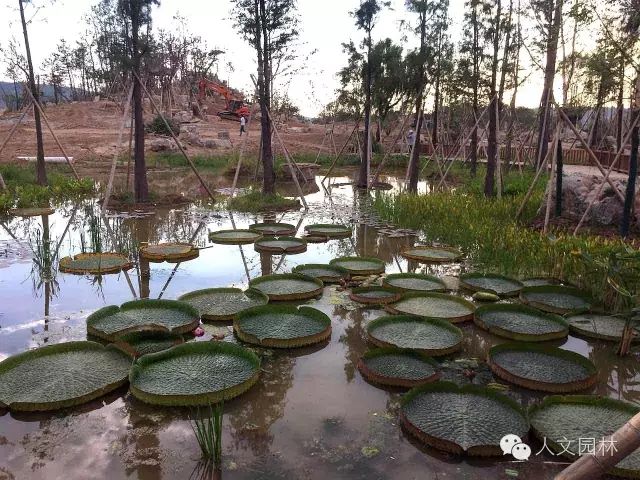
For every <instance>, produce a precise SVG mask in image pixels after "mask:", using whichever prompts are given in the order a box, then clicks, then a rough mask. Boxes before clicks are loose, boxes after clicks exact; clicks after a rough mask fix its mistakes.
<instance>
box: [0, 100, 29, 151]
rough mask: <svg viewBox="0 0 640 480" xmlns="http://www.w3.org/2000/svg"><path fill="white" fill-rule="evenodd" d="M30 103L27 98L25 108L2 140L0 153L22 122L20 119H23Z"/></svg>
mask: <svg viewBox="0 0 640 480" xmlns="http://www.w3.org/2000/svg"><path fill="white" fill-rule="evenodd" d="M32 103H33V102H32V101H31V100H29V103H28V104H27V106H26V108H25V109H24V111H23V112H22V115H20V118H19V119H18V121H17V122H16V124H15V125H14V126H13V127H11V130H10V131H9V135H7V138H6V139H5V141H4V142H2V146H0V153H2V151H3V150H4V147H6V146H7V144H8V143H9V141H10V140H11V138H12V137H13V134H14V133H15V132H16V130H17V129H18V126H19V125H20V124H21V123H22V120H24V117H25V116H26V115H27V112H28V111H29V108H30V107H31V104H32Z"/></svg>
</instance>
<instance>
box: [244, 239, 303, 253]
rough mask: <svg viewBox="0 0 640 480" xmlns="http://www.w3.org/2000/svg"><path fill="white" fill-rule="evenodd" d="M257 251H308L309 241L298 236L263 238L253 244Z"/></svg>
mask: <svg viewBox="0 0 640 480" xmlns="http://www.w3.org/2000/svg"><path fill="white" fill-rule="evenodd" d="M253 248H254V249H255V251H256V252H266V253H275V254H283V253H287V254H292V253H302V252H306V251H307V242H306V241H304V240H302V239H301V238H296V237H278V238H263V239H261V240H258V241H257V242H256V243H255V245H254V246H253Z"/></svg>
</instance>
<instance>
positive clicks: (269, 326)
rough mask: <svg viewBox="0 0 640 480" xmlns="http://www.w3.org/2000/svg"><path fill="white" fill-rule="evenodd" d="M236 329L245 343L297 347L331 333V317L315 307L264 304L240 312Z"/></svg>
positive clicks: (234, 324)
mask: <svg viewBox="0 0 640 480" xmlns="http://www.w3.org/2000/svg"><path fill="white" fill-rule="evenodd" d="M233 330H234V332H235V333H236V335H237V336H238V338H239V339H240V340H242V341H243V342H247V343H251V344H254V345H260V346H261V347H273V348H295V347H303V346H306V345H312V344H314V343H319V342H322V341H323V340H326V339H327V338H329V337H330V336H331V319H330V318H329V317H328V316H327V315H325V314H324V313H322V312H321V311H320V310H316V309H315V308H311V307H305V306H302V307H299V308H297V307H294V306H291V305H264V306H262V307H254V308H251V309H249V310H245V311H243V312H241V313H239V314H238V316H237V317H236V319H235V320H234V321H233Z"/></svg>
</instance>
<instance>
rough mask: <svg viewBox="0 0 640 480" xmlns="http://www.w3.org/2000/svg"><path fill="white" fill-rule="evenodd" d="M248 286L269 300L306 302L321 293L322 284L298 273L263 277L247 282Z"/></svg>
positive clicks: (315, 279)
mask: <svg viewBox="0 0 640 480" xmlns="http://www.w3.org/2000/svg"><path fill="white" fill-rule="evenodd" d="M249 286H251V287H252V288H255V289H257V290H260V291H261V292H262V293H264V294H265V295H267V296H268V297H269V300H274V301H285V300H306V299H308V298H313V297H317V296H318V295H320V294H321V293H322V288H323V287H324V284H323V283H322V281H321V280H318V279H317V278H313V277H309V276H307V275H301V274H299V273H281V274H275V275H264V276H262V277H258V278H255V279H253V280H251V282H249Z"/></svg>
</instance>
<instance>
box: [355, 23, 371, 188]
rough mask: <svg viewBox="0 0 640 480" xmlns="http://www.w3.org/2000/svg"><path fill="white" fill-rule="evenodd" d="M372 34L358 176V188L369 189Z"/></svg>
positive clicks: (368, 56)
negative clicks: (361, 154) (362, 144)
mask: <svg viewBox="0 0 640 480" xmlns="http://www.w3.org/2000/svg"><path fill="white" fill-rule="evenodd" d="M370 129H371V33H370V32H369V43H368V46H367V74H366V78H365V84H364V151H363V153H364V155H363V156H362V161H361V162H360V173H359V175H358V187H359V188H368V187H369V181H368V176H367V175H368V172H369V163H370V162H371V156H370V153H371V148H370V144H371V135H370V134H369V130H370Z"/></svg>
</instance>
